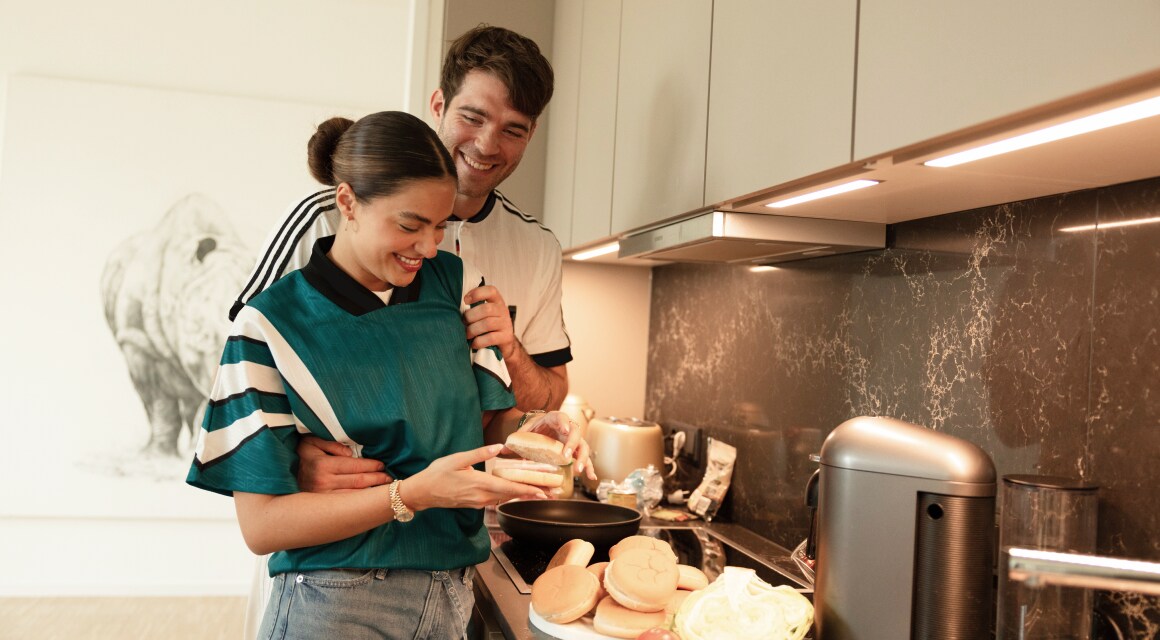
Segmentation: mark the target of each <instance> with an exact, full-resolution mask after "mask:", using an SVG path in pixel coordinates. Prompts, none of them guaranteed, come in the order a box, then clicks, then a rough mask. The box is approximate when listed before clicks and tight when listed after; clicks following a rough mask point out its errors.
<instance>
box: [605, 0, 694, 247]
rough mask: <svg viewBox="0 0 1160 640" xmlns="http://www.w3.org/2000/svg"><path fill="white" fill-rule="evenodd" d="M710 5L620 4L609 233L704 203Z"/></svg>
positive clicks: (682, 1)
mask: <svg viewBox="0 0 1160 640" xmlns="http://www.w3.org/2000/svg"><path fill="white" fill-rule="evenodd" d="M712 11H713V3H712V2H711V0H629V1H627V2H624V3H623V7H622V11H621V29H620V65H619V77H618V82H617V86H618V90H617V97H616V137H615V141H616V150H615V155H614V160H613V183H612V232H613V233H619V232H622V231H626V230H629V229H633V228H635V227H639V226H643V225H646V224H649V223H651V222H655V221H658V220H662V219H664V218H669V217H672V216H675V215H678V214H681V213H685V212H688V211H691V210H694V209H697V208H700V207H701V206H703V205H704V195H705V188H704V185H705V131H706V127H707V111H708V103H709V54H710V38H711V29H712V19H713V16H712Z"/></svg>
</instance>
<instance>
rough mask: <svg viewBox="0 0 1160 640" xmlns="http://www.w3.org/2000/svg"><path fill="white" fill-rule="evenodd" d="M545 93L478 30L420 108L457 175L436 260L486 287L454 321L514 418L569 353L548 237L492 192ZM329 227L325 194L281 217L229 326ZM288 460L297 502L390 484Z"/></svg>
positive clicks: (536, 398)
mask: <svg viewBox="0 0 1160 640" xmlns="http://www.w3.org/2000/svg"><path fill="white" fill-rule="evenodd" d="M552 90H553V73H552V67H551V65H550V64H549V63H548V61H547V60H546V59H545V58H544V56H543V55H542V54H541V53H540V50H539V47H538V46H537V45H536V44H535V42H533V41H531V40H530V39H528V38H525V37H523V36H521V35H519V34H516V33H514V32H512V31H509V30H507V29H503V28H499V27H488V26H480V27H477V28H475V29H472V30H471V31H468V32H467V33H465V34H463V35H462V36H460V37H459V38H458V39H456V40H455V42H453V43H452V45H451V48H450V50H449V51H448V52H447V55H446V57H445V58H444V62H443V70H442V73H441V77H440V83H439V89H438V90H436V91H435V93H434V94H433V95H432V96H431V101H430V109H431V116H432V118H433V120H434V123H435V127H434V128H435V130H436V131H437V133H438V134H439V137H440V139H441V140H442V141H443V144H444V145H445V146H446V147H447V149H448V151H450V152H451V155H452V158H453V159H454V160H455V165H456V171H457V172H458V186H457V189H456V191H457V193H456V198H455V206H454V210H453V214H452V218H451V220H449V224H448V228H447V231H446V234H445V236H444V240H443V242H442V243H441V244H440V246H439V248H440V249H442V250H444V251H449V252H452V253H455V254H457V255H459V256H461V257H462V258H463V259H464V260H465V261H467V262H470V263H472V264H474V265H475V266H476V267H477V268H478V269H479V270H480V271H481V272H483V274H484V276H485V278H486V282H487V284H486V285H485V286H481V287H478V288H476V289H473V290H471V291H469V292H468V293H467V295H466V296H465V297H464V301H465V302H466V303H467V304H469V305H475V306H472V307H471V308H470V309H469V310H468V311H467V312H465V313H464V323H465V325H466V333H467V338H468V339H469V340H470V341H471V343H472V346H473V347H474V348H476V349H482V348H485V347H489V346H497V347H499V349H500V352H501V353H502V355H503V359H504V361H505V363H506V364H507V368H508V372H509V373H510V375H511V379H512V391H513V392H514V393H515V398H516V407H517V409H518V411H519V412H521V413H522V412H523V411H528V410H533V409H549V410H550V409H558V408H559V407H560V405H561V403H562V402H563V400H564V397H565V395H566V394H567V391H568V373H567V363H568V362H570V361H571V360H572V353H571V344H570V341H569V339H568V334H567V333H566V332H565V330H564V321H563V314H562V311H561V306H560V297H561V285H560V278H561V252H560V244H559V242H558V241H557V240H556V238H555V236H553V235H552V232H551V231H549V230H548V229H547V228H545V227H544V226H542V225H540V224H539V223H538V222H537V221H536V220H535V219H534V218H532V217H531V216H528V215H527V214H524V213H523V212H521V211H520V210H519V209H518V208H517V207H516V206H515V205H514V204H512V202H511V201H510V200H508V199H507V198H505V197H504V196H503V195H502V194H501V193H500V192H499V191H497V190H496V189H497V187H498V186H499V185H500V184H501V183H502V182H503V181H504V180H505V179H506V178H507V177H508V176H510V175H511V174H512V172H514V171H515V170H516V167H518V166H519V163H520V160H521V159H522V158H523V155H524V151H525V150H526V149H527V145H528V142H529V141H530V140H531V137H532V135H533V134H534V133H535V131H536V124H537V119H538V118H539V116H540V114H541V113H542V112H543V110H544V108H545V107H546V106H547V104H548V101H549V100H550V99H551V97H552ZM338 224H339V214H338V210H337V208H336V205H335V199H334V190H333V189H327V190H324V191H320V192H318V193H315V194H312V195H311V196H309V197H307V198H306V199H304V200H302V201H301V202H300V203H298V204H297V205H296V206H294V207H292V208H291V210H290V212H289V214H288V215H287V217H286V218H285V220H284V221H283V222H282V223H281V224H280V225H279V226H278V227H277V228H276V229H275V230H274V232H273V234H272V235H271V236H270V237H269V238H268V239H267V242H266V249H265V250H263V252H262V256H261V258H260V259H259V261H258V264H257V266H256V267H255V269H254V272H253V274H252V275H251V277H250V279H249V282H248V283H247V284H246V286H245V288H244V289H243V291H242V292H241V294H240V295H239V296H238V299H237V301H236V302H235V303H234V306H233V308H232V309H231V311H230V318H231V319H233V317H234V316H235V315H236V314H237V312H238V310H239V309H241V308H242V306H244V305H245V303H246V301H248V300H249V299H251V298H252V297H254V296H255V295H257V294H258V293H259V292H260V291H262V290H263V289H265V288H266V287H268V286H270V284H272V283H273V282H274V281H275V280H277V279H278V278H280V277H281V276H283V275H285V274H286V273H288V272H290V271H293V270H295V269H297V268H299V267H301V266H303V265H305V264H306V262H307V261H308V260H309V257H310V252H311V250H312V248H313V246H314V242H315V241H316V240H317V239H318V238H322V237H326V236H331V235H334V234H335V231H336V230H337V228H338ZM500 292H503V293H502V295H501V293H500ZM298 454H299V456H300V458H301V468H300V469H299V473H298V480H299V485H300V487H301V488H302V489H303V490H305V491H333V490H344V489H361V488H365V487H371V486H377V485H380V484H386V483H387V482H389V481H390V478H389V477H388V475H387V474H386V473H385V472H384V471H383V465H382V463H380V462H378V461H377V460H370V459H365V458H355V457H353V456H352V454H351V452H350V450H349V449H347V448H346V447H345V446H343V445H341V444H339V443H335V442H329V441H324V440H320V439H317V438H303V441H302V444H300V445H299V447H298ZM260 565H261V566H260V570H259V576H256V581H255V585H254V586H255V591H254V593H252V594H251V598H250V610H249V611H248V612H247V620H246V626H247V632H246V637H247V638H252V637H254V633H255V632H256V630H257V627H258V625H259V624H260V623H261V608H262V607H263V606H264V603H265V602H266V600H267V598H266V594H268V589H269V578H268V576H267V575H266V574H265V563H264V562H262V563H260Z"/></svg>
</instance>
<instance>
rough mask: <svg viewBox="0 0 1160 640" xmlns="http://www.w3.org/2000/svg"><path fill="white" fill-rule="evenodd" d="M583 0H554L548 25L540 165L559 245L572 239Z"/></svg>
mask: <svg viewBox="0 0 1160 640" xmlns="http://www.w3.org/2000/svg"><path fill="white" fill-rule="evenodd" d="M583 20H584V0H556V14H555V17H554V24H553V29H552V51H551V58H552V71H553V73H554V75H555V87H554V90H553V92H552V100H551V102H549V103H548V109H547V113H546V115H547V117H546V118H542V121H541V123H540V124H539V125H538V127H543V126H544V125H547V126H546V129H547V132H546V135H547V137H548V143H547V159H546V161H545V165H544V218H543V222H544V225H545V226H547V227H548V228H549V229H551V230H552V232H553V233H554V234H555V235H556V239H557V240H559V241H560V246H562V247H564V248H568V247H571V246H572V245H573V243H572V194H573V189H574V185H575V179H574V175H575V172H574V168H575V157H576V116H577V113H576V112H577V107H578V104H577V103H578V100H579V91H580V37H581V33H582V29H581V26H582V24H583Z"/></svg>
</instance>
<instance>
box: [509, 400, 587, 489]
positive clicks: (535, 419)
mask: <svg viewBox="0 0 1160 640" xmlns="http://www.w3.org/2000/svg"><path fill="white" fill-rule="evenodd" d="M519 430H520V431H533V432H535V433H540V434H543V435H546V436H548V437H550V438H555V439H557V440H559V441H560V442H563V443H564V457H566V458H572V459H573V460H574V462H573V465H574V466H573V469H574V471H575V473H576V474H577V475H581V474H587V476H588V478H589V479H590V480H596V472H595V471H593V470H592V467H591V465H589V464H588V458H589V456H590V454H591V449H590V448H589V447H588V442H587V441H586V440H584V434H583V433H581V432H580V429H579V428H577V425H576V423H575V422H572V418H570V417H568V414H566V413H564V412H563V411H549V412H547V413H542V414H538V415H535V414H533V415H530V416H528V419H527V420H525V421H524V424H523V425H521V426H520V429H519Z"/></svg>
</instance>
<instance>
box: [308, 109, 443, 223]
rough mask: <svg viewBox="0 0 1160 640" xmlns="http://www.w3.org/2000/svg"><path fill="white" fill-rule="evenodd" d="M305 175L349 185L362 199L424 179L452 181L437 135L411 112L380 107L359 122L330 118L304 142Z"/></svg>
mask: <svg viewBox="0 0 1160 640" xmlns="http://www.w3.org/2000/svg"><path fill="white" fill-rule="evenodd" d="M306 148H307V156H308V162H309V165H310V173H311V175H313V176H314V178H315V179H316V180H318V181H319V182H321V183H322V184H325V185H330V186H332V187H333V186H336V185H338V184H339V183H341V182H345V183H347V184H349V185H350V187H351V189H353V190H354V194H355V197H357V198H358V199H359V200H360V201H362V202H367V201H369V200H371V199H373V198H376V197H379V196H389V195H391V194H393V193H395V192H396V191H398V190H399V189H400V188H401V187H402V186H403V185H405V184H406V183H408V182H411V181H414V180H423V179H428V178H445V177H446V178H450V179H451V180H452V181H454V180H456V179H457V176H456V174H455V162H454V161H452V160H451V154H450V153H448V152H447V148H446V147H444V146H443V143H442V142H441V141H440V140H439V136H438V135H436V134H435V132H434V131H433V130H432V129H431V127H429V126H427V123H425V122H423V121H422V120H420V119H419V118H416V117H415V116H413V115H411V114H409V113H404V112H402V111H380V112H378V113H372V114H371V115H369V116H365V117H363V118H362V119H360V120H359V121H358V122H353V121H351V120H350V119H348V118H331V119H329V120H327V121H326V122H323V123H322V124H320V125H318V129H317V130H316V131H315V132H314V135H313V136H311V137H310V142H309V143H308V144H307V146H306Z"/></svg>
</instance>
